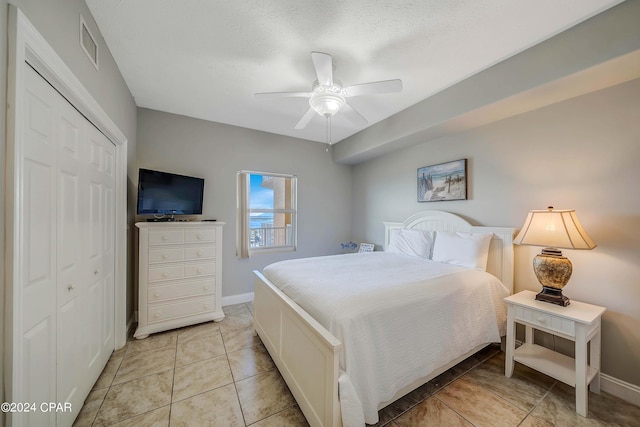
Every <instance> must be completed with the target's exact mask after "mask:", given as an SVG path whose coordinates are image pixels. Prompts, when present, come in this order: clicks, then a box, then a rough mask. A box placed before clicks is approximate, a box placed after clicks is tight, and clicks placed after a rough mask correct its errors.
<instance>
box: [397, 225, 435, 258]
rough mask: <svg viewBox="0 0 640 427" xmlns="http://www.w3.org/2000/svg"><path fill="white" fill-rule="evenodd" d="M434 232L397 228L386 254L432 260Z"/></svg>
mask: <svg viewBox="0 0 640 427" xmlns="http://www.w3.org/2000/svg"><path fill="white" fill-rule="evenodd" d="M433 238H434V236H433V232H432V231H424V230H410V229H408V228H397V229H394V230H391V235H390V237H389V246H387V249H386V252H391V253H396V254H403V255H412V256H419V257H422V258H429V259H430V258H431V248H432V247H433Z"/></svg>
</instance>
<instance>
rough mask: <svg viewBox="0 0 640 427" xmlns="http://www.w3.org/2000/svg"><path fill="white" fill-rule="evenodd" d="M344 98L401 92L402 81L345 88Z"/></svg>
mask: <svg viewBox="0 0 640 427" xmlns="http://www.w3.org/2000/svg"><path fill="white" fill-rule="evenodd" d="M343 91H344V93H345V96H360V95H371V94H375V93H393V92H402V80H398V79H395V80H383V81H380V82H371V83H362V84H359V85H353V86H347V87H345V88H344V89H343Z"/></svg>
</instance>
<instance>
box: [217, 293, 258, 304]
mask: <svg viewBox="0 0 640 427" xmlns="http://www.w3.org/2000/svg"><path fill="white" fill-rule="evenodd" d="M251 301H253V292H247V293H246V294H238V295H230V296H228V297H222V306H223V307H225V306H227V305H234V304H242V303H245V302H251Z"/></svg>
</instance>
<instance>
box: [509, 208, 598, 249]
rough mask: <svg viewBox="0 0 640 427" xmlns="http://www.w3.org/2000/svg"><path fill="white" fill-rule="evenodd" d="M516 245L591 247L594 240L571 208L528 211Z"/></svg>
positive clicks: (516, 239) (566, 247)
mask: <svg viewBox="0 0 640 427" xmlns="http://www.w3.org/2000/svg"><path fill="white" fill-rule="evenodd" d="M513 243H515V244H516V245H531V246H547V247H552V248H562V249H593V248H595V247H596V244H595V242H594V241H593V240H592V239H591V237H589V235H588V234H587V232H586V231H585V229H584V228H583V227H582V224H580V221H579V220H578V216H577V215H576V211H575V210H573V209H566V210H554V209H553V207H550V208H549V209H546V210H533V211H529V214H528V215H527V219H526V220H525V222H524V225H523V226H522V229H521V230H520V232H519V233H518V235H517V236H516V238H515V240H514V241H513Z"/></svg>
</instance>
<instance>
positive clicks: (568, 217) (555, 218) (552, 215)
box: [513, 206, 596, 307]
mask: <svg viewBox="0 0 640 427" xmlns="http://www.w3.org/2000/svg"><path fill="white" fill-rule="evenodd" d="M513 243H515V244H517V245H531V246H544V247H545V248H544V249H542V253H540V254H539V255H536V257H535V258H534V259H533V271H534V272H535V274H536V277H537V278H538V281H539V282H540V284H541V285H542V292H540V293H539V294H537V295H536V300H538V301H545V302H549V303H552V304H557V305H561V306H564V307H566V306H567V305H569V304H570V303H571V300H569V298H567V297H566V296H564V295H562V288H564V287H565V285H566V284H567V282H569V279H570V278H571V273H572V272H573V267H572V265H571V261H569V259H567V258H566V257H564V256H562V252H561V251H560V250H559V248H562V249H593V248H595V247H596V244H595V242H594V241H593V240H592V239H591V237H589V235H588V234H587V232H586V231H585V230H584V228H583V227H582V224H580V221H578V217H577V215H576V211H574V210H573V209H567V210H554V209H553V207H551V206H550V207H549V208H548V209H547V210H539V211H529V214H528V215H527V219H526V220H525V222H524V225H523V226H522V229H521V230H520V232H519V233H518V235H517V236H516V238H515V240H514V241H513Z"/></svg>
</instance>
